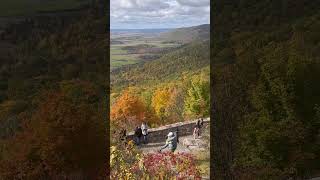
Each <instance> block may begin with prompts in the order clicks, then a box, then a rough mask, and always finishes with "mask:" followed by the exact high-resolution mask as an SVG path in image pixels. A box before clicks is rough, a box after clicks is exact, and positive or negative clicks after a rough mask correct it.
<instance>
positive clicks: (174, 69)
mask: <svg viewBox="0 0 320 180" xmlns="http://www.w3.org/2000/svg"><path fill="white" fill-rule="evenodd" d="M207 38H209V37H207ZM209 48H210V47H209V41H208V40H207V41H199V42H193V43H190V44H187V45H184V46H182V47H180V48H179V49H178V50H175V51H173V52H169V53H168V54H165V55H163V56H162V57H161V58H160V59H157V60H153V61H150V62H146V63H143V64H136V65H131V66H125V67H123V68H119V69H117V70H114V71H112V73H111V86H112V88H121V87H127V86H130V85H131V86H132V85H155V84H157V83H160V82H163V81H166V80H177V79H180V78H181V77H182V73H183V72H185V73H187V72H195V71H199V70H201V69H202V68H204V67H208V66H209V65H210V57H209V51H208V50H209Z"/></svg>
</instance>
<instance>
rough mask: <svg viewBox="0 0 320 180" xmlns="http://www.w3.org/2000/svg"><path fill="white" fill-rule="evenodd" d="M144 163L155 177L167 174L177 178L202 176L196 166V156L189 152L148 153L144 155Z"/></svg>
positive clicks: (148, 171) (149, 172)
mask: <svg viewBox="0 0 320 180" xmlns="http://www.w3.org/2000/svg"><path fill="white" fill-rule="evenodd" d="M143 164H144V167H145V169H146V172H147V174H149V175H150V176H153V177H158V176H161V175H165V176H166V177H168V176H169V177H175V178H176V179H186V178H190V177H193V178H194V179H198V178H200V172H199V171H198V169H197V168H196V165H195V160H194V157H193V156H192V154H188V153H177V154H174V153H172V152H164V153H154V154H146V155H145V156H144V157H143Z"/></svg>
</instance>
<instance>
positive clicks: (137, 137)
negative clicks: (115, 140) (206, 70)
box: [134, 126, 142, 146]
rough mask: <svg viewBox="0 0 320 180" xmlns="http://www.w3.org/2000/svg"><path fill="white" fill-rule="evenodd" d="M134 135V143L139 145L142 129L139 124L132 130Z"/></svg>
mask: <svg viewBox="0 0 320 180" xmlns="http://www.w3.org/2000/svg"><path fill="white" fill-rule="evenodd" d="M134 135H135V143H136V145H138V146H139V145H140V141H141V137H142V130H141V127H140V126H137V127H136V129H135V130H134Z"/></svg>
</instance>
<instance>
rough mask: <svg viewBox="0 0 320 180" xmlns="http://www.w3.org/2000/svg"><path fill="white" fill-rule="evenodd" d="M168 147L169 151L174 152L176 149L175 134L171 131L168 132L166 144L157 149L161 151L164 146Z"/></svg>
mask: <svg viewBox="0 0 320 180" xmlns="http://www.w3.org/2000/svg"><path fill="white" fill-rule="evenodd" d="M167 147H168V148H169V150H170V151H171V152H174V151H175V150H176V149H177V134H176V133H173V132H169V134H168V135H167V140H166V144H165V145H164V146H162V147H161V148H160V150H159V152H161V151H162V150H163V149H165V148H167Z"/></svg>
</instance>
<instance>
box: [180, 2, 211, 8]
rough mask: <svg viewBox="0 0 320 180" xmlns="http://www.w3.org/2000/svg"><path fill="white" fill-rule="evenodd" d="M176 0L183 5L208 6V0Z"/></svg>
mask: <svg viewBox="0 0 320 180" xmlns="http://www.w3.org/2000/svg"><path fill="white" fill-rule="evenodd" d="M177 2H178V3H179V4H181V5H183V6H192V7H205V6H210V1H208V0H177Z"/></svg>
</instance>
